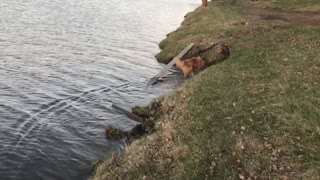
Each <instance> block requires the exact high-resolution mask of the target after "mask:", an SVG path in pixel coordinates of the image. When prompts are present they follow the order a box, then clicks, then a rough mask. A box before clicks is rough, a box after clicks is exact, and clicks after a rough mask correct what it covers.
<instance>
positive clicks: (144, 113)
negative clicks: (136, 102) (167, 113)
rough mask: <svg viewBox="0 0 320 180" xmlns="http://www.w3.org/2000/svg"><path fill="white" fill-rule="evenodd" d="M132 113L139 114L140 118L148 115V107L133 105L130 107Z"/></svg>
mask: <svg viewBox="0 0 320 180" xmlns="http://www.w3.org/2000/svg"><path fill="white" fill-rule="evenodd" d="M132 113H134V114H136V115H138V116H141V117H142V118H146V117H148V116H149V115H148V108H144V107H139V106H135V107H133V108H132Z"/></svg>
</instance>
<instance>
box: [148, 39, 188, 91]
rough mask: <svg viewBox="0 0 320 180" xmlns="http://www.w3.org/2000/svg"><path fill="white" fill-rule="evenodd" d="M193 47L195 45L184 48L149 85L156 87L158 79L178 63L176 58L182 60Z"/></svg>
mask: <svg viewBox="0 0 320 180" xmlns="http://www.w3.org/2000/svg"><path fill="white" fill-rule="evenodd" d="M193 46H194V43H191V44H189V45H188V46H187V47H186V48H184V49H183V50H182V51H181V52H180V53H179V54H178V55H177V56H176V57H175V58H173V59H172V60H171V61H170V62H169V64H167V65H166V66H165V67H164V68H163V69H162V70H161V71H160V72H159V73H158V74H156V75H155V76H153V77H152V78H151V79H150V80H149V82H148V85H154V84H155V83H156V82H157V81H158V79H159V78H161V77H162V76H164V75H165V74H166V73H167V71H169V69H170V68H171V67H172V66H173V65H174V64H175V63H176V58H179V59H181V58H182V57H183V56H184V55H185V54H187V52H188V51H189V50H190V49H191V48H192V47H193Z"/></svg>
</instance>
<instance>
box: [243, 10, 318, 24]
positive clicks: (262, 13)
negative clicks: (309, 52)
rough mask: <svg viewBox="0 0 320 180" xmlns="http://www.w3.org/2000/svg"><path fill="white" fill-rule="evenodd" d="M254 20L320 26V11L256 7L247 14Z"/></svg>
mask: <svg viewBox="0 0 320 180" xmlns="http://www.w3.org/2000/svg"><path fill="white" fill-rule="evenodd" d="M246 16H247V17H248V18H250V19H252V20H253V21H266V22H272V23H281V24H294V25H302V26H320V12H315V11H281V10H273V9H255V10H254V11H252V12H250V13H248V14H247V15H246Z"/></svg>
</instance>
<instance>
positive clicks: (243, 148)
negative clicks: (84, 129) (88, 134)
mask: <svg viewBox="0 0 320 180" xmlns="http://www.w3.org/2000/svg"><path fill="white" fill-rule="evenodd" d="M264 7H273V8H278V10H274V9H268V10H266V9H263V8H264ZM318 7H319V3H317V2H316V0H300V1H297V0H287V1H286V2H284V1H281V0H278V1H276V0H273V1H271V0H270V1H269V0H260V1H246V0H240V1H234V0H224V1H213V2H211V3H209V7H207V8H198V9H197V10H196V11H195V12H193V13H192V14H189V15H188V16H187V17H186V19H185V21H184V22H183V24H182V26H181V27H180V28H179V29H178V30H177V31H176V32H173V33H171V34H170V35H169V36H168V38H167V39H165V40H164V41H162V42H161V44H160V47H161V48H162V49H163V50H162V52H161V53H160V54H158V55H157V58H158V59H159V61H161V62H167V61H168V59H170V58H171V57H172V56H174V55H175V54H176V53H177V52H178V51H180V50H181V49H183V48H184V47H185V46H186V45H187V44H188V43H191V42H195V43H200V42H202V41H214V40H216V39H224V40H225V41H226V42H227V43H228V45H229V46H230V49H231V56H230V57H229V59H227V60H226V61H224V62H222V63H219V64H217V65H215V66H212V67H210V68H208V69H206V70H204V71H203V72H201V73H200V74H199V75H197V76H195V77H194V78H192V79H191V80H187V81H186V83H185V84H184V85H183V86H182V87H181V88H179V89H178V90H177V91H176V92H175V93H173V94H171V95H168V96H166V97H165V98H164V100H163V102H162V106H161V110H162V111H163V115H162V116H161V117H160V118H159V119H158V120H157V125H156V130H157V131H156V132H155V133H154V134H152V135H150V136H146V137H143V138H142V139H139V140H137V141H135V142H134V143H133V144H132V145H130V146H128V147H127V148H126V153H125V154H122V155H120V154H113V155H112V156H109V157H107V158H106V160H105V161H104V162H103V163H101V164H100V165H99V166H98V168H97V169H96V172H95V175H94V177H93V179H248V178H249V179H255V178H258V179H288V178H289V179H320V90H319V89H320V51H319V49H320V27H319V26H315V25H314V24H313V23H310V25H308V24H303V23H299V21H295V20H294V19H293V17H295V16H296V17H298V16H299V14H298V15H297V14H296V13H298V12H297V11H302V10H306V9H307V10H314V9H318ZM279 9H285V11H286V12H287V11H288V9H289V10H294V12H295V14H292V12H290V13H289V14H283V13H282V10H279ZM265 13H281V15H282V16H281V18H278V19H277V18H276V19H275V18H269V19H268V18H266V19H257V18H256V17H260V16H259V15H261V14H265ZM287 13H288V12H287ZM302 13H307V12H302ZM287 16H288V17H287ZM284 18H286V19H287V20H288V21H283V19H284ZM281 19H282V21H280V20H281ZM289 20H290V21H289ZM204 56H206V58H207V59H210V58H213V56H214V55H213V53H212V54H210V53H206V54H204Z"/></svg>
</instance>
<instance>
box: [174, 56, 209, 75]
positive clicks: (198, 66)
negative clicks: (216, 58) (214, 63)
mask: <svg viewBox="0 0 320 180" xmlns="http://www.w3.org/2000/svg"><path fill="white" fill-rule="evenodd" d="M176 65H177V67H178V68H179V69H181V70H182V72H183V74H184V77H185V78H188V77H191V75H192V73H193V72H194V71H197V72H198V71H201V70H203V69H204V66H205V61H204V60H203V59H202V58H201V57H199V56H198V57H192V58H190V59H186V60H184V61H182V60H181V59H179V58H176Z"/></svg>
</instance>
